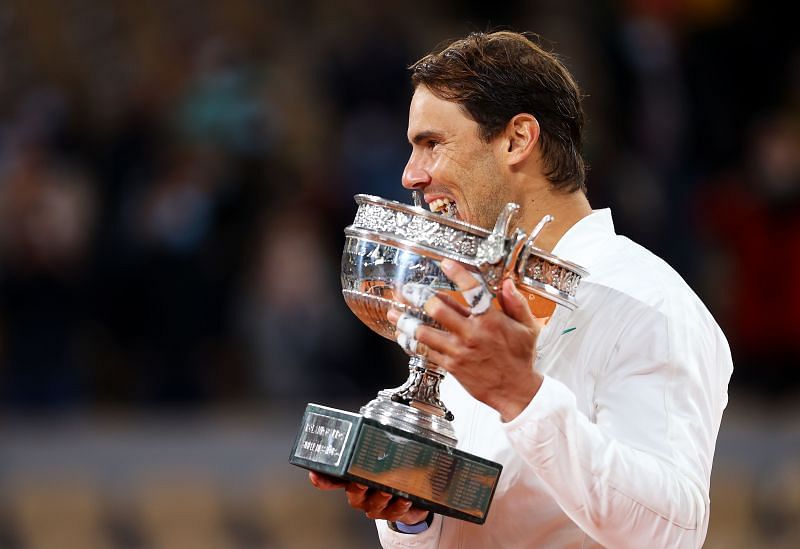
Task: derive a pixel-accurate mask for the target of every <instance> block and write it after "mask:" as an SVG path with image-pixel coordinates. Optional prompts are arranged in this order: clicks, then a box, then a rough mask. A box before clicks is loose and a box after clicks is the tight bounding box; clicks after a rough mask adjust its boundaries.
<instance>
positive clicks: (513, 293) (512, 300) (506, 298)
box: [502, 278, 535, 326]
mask: <svg viewBox="0 0 800 549" xmlns="http://www.w3.org/2000/svg"><path fill="white" fill-rule="evenodd" d="M502 293H503V302H502V305H503V311H505V313H506V314H507V315H508V316H510V317H511V318H513V319H514V320H516V321H517V322H522V323H523V324H525V325H526V326H533V325H534V324H535V319H534V317H533V314H532V313H531V310H530V308H529V306H528V300H527V299H525V297H524V296H523V295H522V294H521V293H520V291H519V290H518V289H517V287H516V285H515V284H514V281H513V280H511V279H510V278H507V279H505V280H504V281H503V291H502Z"/></svg>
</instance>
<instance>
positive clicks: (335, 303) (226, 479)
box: [0, 0, 800, 549]
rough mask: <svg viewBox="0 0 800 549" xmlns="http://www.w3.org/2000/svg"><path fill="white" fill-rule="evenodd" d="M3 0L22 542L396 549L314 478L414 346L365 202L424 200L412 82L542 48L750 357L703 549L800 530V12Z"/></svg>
mask: <svg viewBox="0 0 800 549" xmlns="http://www.w3.org/2000/svg"><path fill="white" fill-rule="evenodd" d="M489 4H490V3H484V2H478V1H461V2H459V1H455V0H441V1H438V2H408V1H399V0H391V1H386V2H375V1H369V0H345V1H333V0H332V1H326V0H296V1H288V0H280V1H278V0H275V1H266V0H265V1H258V0H225V1H214V0H191V1H190V0H162V1H155V0H153V1H145V0H141V1H139V0H113V1H110V0H109V1H103V0H0V549H12V548H55V547H58V548H67V549H69V548H82V549H91V548H94V547H112V548H139V547H141V548H144V547H153V548H160V547H164V548H166V547H170V548H175V547H186V548H189V547H192V548H203V547H214V548H224V547H231V548H245V547H247V548H251V547H252V548H255V547H323V546H324V547H375V546H377V540H376V539H375V537H374V534H373V532H372V526H371V525H370V524H369V522H368V521H366V520H364V519H363V518H362V517H360V516H358V515H357V514H356V513H353V512H351V511H350V510H349V509H347V508H346V505H345V502H344V498H343V497H342V496H341V494H322V493H317V492H316V491H314V490H313V489H312V488H311V487H310V485H308V483H307V482H306V481H305V479H304V474H303V472H302V471H300V470H298V469H295V468H292V467H290V466H289V465H287V464H286V459H287V457H288V452H289V448H290V445H291V439H292V437H293V435H294V429H296V426H297V422H298V421H299V419H300V415H301V413H302V409H303V406H304V405H305V403H306V402H308V401H317V402H321V403H325V404H330V405H335V406H340V407H345V408H349V409H357V408H358V406H360V405H361V404H362V403H364V402H365V401H366V400H368V399H369V398H371V397H372V396H373V395H374V394H375V392H376V391H377V390H378V389H380V388H382V387H386V386H392V385H396V384H398V383H400V382H401V381H402V379H404V360H403V358H404V356H403V354H402V352H401V351H400V350H399V349H398V348H396V346H395V345H394V344H392V343H391V342H388V341H383V340H379V338H378V337H377V336H375V335H374V334H372V333H370V332H369V331H368V330H367V329H366V328H365V327H363V326H361V325H360V324H359V323H358V322H357V321H356V320H355V318H354V317H353V316H352V315H351V314H350V312H349V311H348V310H347V308H346V306H345V305H344V303H343V301H342V299H341V298H340V294H339V281H338V268H339V267H338V261H339V254H340V252H341V247H342V243H343V237H342V229H343V228H344V227H345V226H346V225H347V224H348V223H349V222H350V221H351V220H352V216H353V214H354V211H355V208H354V203H353V201H352V195H353V194H355V193H358V192H368V193H373V194H379V195H382V196H385V197H389V198H395V199H399V200H403V201H409V196H408V194H407V193H406V192H405V191H404V190H403V189H402V188H401V187H400V184H399V182H400V174H401V171H402V168H403V165H404V163H405V159H406V156H407V154H408V152H409V146H408V144H407V143H406V140H405V124H406V114H407V108H408V101H409V98H410V93H411V90H410V88H409V83H408V75H407V71H406V67H407V65H408V64H409V63H411V62H413V61H414V60H415V59H417V58H418V57H420V56H421V55H423V54H424V53H426V52H427V51H428V50H430V49H432V48H433V47H435V46H436V45H437V43H439V42H441V41H442V40H444V39H446V38H454V37H459V36H461V35H463V34H465V33H466V32H469V31H474V30H488V29H495V28H511V29H514V30H531V31H535V32H537V33H539V34H540V35H541V36H542V37H543V38H542V42H543V43H544V44H546V45H548V47H550V48H552V49H554V50H555V51H557V52H559V53H560V54H561V55H562V57H563V59H564V61H565V62H566V64H567V65H568V66H569V68H570V69H571V70H572V71H573V73H574V74H575V76H576V78H577V80H578V82H579V84H580V85H581V86H582V88H583V90H584V92H585V93H586V95H587V97H586V101H585V106H586V110H587V114H588V120H589V122H588V134H587V142H586V149H585V152H586V157H587V159H588V161H589V164H590V165H591V171H590V176H589V197H590V199H591V201H592V203H593V205H594V206H595V207H605V206H611V207H612V208H613V211H614V215H615V221H616V224H617V230H618V232H620V233H623V234H626V235H628V236H630V237H631V238H633V239H634V240H637V241H638V242H640V243H642V244H644V245H646V246H647V247H649V248H650V249H652V250H653V251H655V252H656V253H658V254H659V255H661V256H662V257H664V258H665V259H667V260H668V261H669V262H670V263H671V264H672V265H673V266H675V268H676V269H677V270H678V271H679V272H680V273H681V274H682V275H683V276H684V277H685V278H686V279H687V281H689V283H690V284H691V285H692V286H693V288H695V290H696V291H697V292H698V294H699V295H700V296H701V297H702V298H703V299H704V301H705V302H706V303H707V304H708V306H709V308H710V309H711V310H712V312H713V313H714V315H715V316H716V318H717V319H718V321H719V322H720V324H721V325H722V326H723V328H724V330H725V332H726V334H727V335H728V338H729V340H730V343H731V347H732V349H733V353H734V359H735V366H736V370H735V373H734V377H733V380H732V382H731V387H730V399H731V401H730V406H729V409H728V412H727V414H726V416H725V418H724V420H723V426H722V431H721V433H720V439H719V444H718V450H717V458H716V465H715V470H714V478H713V479H712V502H713V503H712V519H711V530H710V534H709V539H708V542H707V545H706V546H707V547H721V548H722V547H724V548H736V547H742V548H750V547H796V546H797V544H798V543H800V429H799V428H798V425H800V404H798V399H797V397H798V395H800V42H798V38H797V30H796V21H795V19H794V18H793V17H791V16H790V10H789V9H788V8H782V7H780V6H783V5H784V3H781V2H774V3H773V2H758V3H756V2H745V1H736V0H629V1H624V2H611V1H594V2H583V1H580V0H557V1H556V0H538V1H528V2H513V1H512V2H503V3H502V6H498V7H492V8H489V7H488V5H489Z"/></svg>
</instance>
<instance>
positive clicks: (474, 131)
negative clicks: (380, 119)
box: [403, 86, 513, 229]
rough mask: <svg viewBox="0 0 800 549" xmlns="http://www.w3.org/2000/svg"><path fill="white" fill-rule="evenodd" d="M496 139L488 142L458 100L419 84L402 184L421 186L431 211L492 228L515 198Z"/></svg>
mask: <svg viewBox="0 0 800 549" xmlns="http://www.w3.org/2000/svg"><path fill="white" fill-rule="evenodd" d="M498 139H499V138H498ZM498 139H495V140H493V141H491V142H489V143H486V142H484V141H483V140H482V139H481V138H480V137H479V135H478V124H477V123H476V122H475V121H474V120H472V119H471V118H470V117H469V116H467V115H466V114H465V112H464V111H463V110H462V109H461V107H460V106H459V105H458V104H457V103H453V102H451V101H445V100H443V99H439V98H438V97H436V96H435V95H433V94H432V93H431V92H430V91H429V90H428V89H427V88H426V87H424V86H418V87H417V89H416V91H415V92H414V97H413V98H412V100H411V107H410V109H409V113H408V140H409V142H410V143H411V157H410V158H409V159H408V164H406V168H405V170H404V171H403V186H404V187H406V188H407V189H415V190H419V191H422V192H423V193H424V195H425V202H427V203H428V205H429V207H430V209H431V211H437V212H440V213H445V214H447V213H448V211H450V213H454V214H455V215H456V217H458V218H459V219H461V220H463V221H467V222H468V223H472V224H474V225H479V226H481V227H485V228H488V229H491V228H492V227H493V226H494V223H495V220H496V219H497V215H498V214H499V213H500V211H501V210H502V208H503V206H505V204H506V203H507V202H511V201H513V198H512V197H511V190H510V189H509V185H508V184H507V182H506V181H505V180H504V177H503V175H502V171H501V169H500V168H501V165H500V163H499V162H498V155H497V153H498V152H499V151H498V147H499V146H500V143H499V141H498ZM453 205H454V206H455V207H454V208H453ZM453 210H455V211H453Z"/></svg>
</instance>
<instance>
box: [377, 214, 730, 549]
mask: <svg viewBox="0 0 800 549" xmlns="http://www.w3.org/2000/svg"><path fill="white" fill-rule="evenodd" d="M554 253H555V254H556V255H558V256H559V257H562V258H564V259H567V260H570V261H574V262H575V263H578V264H580V265H582V266H584V267H586V268H587V269H588V270H589V271H590V275H589V276H588V277H586V278H585V279H584V280H583V281H581V286H580V287H579V290H578V294H577V299H578V303H579V308H578V309H577V310H575V311H573V312H570V311H568V310H566V309H564V308H563V307H558V309H557V311H556V313H555V314H554V315H553V317H552V319H551V320H550V322H549V323H548V325H547V326H546V327H545V329H544V330H543V331H542V333H541V335H540V337H539V341H538V344H537V355H538V356H537V360H536V365H535V367H536V368H537V369H538V370H539V371H540V372H541V373H542V374H544V376H545V380H544V384H543V385H542V387H541V389H540V390H539V392H538V393H537V395H536V396H535V397H534V398H533V400H532V401H531V403H530V404H529V405H528V407H527V408H526V409H525V410H524V411H523V412H522V413H521V414H520V415H519V416H517V417H516V418H514V419H513V420H512V421H510V422H508V423H503V422H502V421H501V420H500V417H499V415H498V413H497V412H495V411H494V410H493V409H491V408H489V407H487V406H485V405H484V404H482V403H481V402H478V401H477V400H475V399H473V398H472V397H471V396H470V395H469V394H468V393H467V392H466V391H465V390H464V389H463V388H462V387H461V386H460V385H459V383H458V381H457V380H456V379H455V378H454V377H453V376H448V377H447V378H446V379H445V381H444V383H443V386H442V398H443V400H444V402H445V403H446V404H447V405H448V407H449V408H450V409H451V410H452V411H453V412H454V414H455V417H456V419H455V422H454V427H455V430H456V434H457V436H458V440H459V444H458V447H459V448H461V449H463V450H465V451H467V452H470V453H474V454H476V455H479V456H482V457H485V458H487V459H491V460H494V461H497V462H500V463H502V464H503V467H504V468H503V472H502V475H501V477H500V480H499V484H498V487H497V491H496V493H495V497H494V501H493V502H492V506H491V508H490V510H489V514H488V518H487V520H486V523H485V524H483V525H476V524H471V523H468V522H464V521H460V520H456V519H452V518H443V517H441V516H438V515H437V516H436V517H435V519H434V522H433V524H432V525H431V527H430V528H429V529H428V530H427V531H425V532H422V533H420V534H402V533H398V532H394V531H392V530H390V529H389V528H388V526H387V524H386V522H385V521H376V522H377V526H378V533H379V536H380V540H381V543H382V544H383V546H384V547H386V548H395V547H398V548H399V547H409V548H410V547H415V548H427V547H444V548H461V549H471V548H475V549H485V548H534V547H535V548H549V547H553V548H556V547H557V548H564V547H595V546H598V545H602V546H606V547H614V548H616V547H620V548H622V547H631V548H637V549H639V548H643V547H646V548H661V547H663V548H670V549H672V548H684V547H685V548H696V547H700V546H701V545H702V543H703V540H704V539H705V535H706V531H707V529H708V512H709V497H708V492H709V478H710V475H711V463H712V459H713V454H714V445H715V442H716V437H717V432H718V431H719V425H720V420H721V417H722V411H723V409H724V408H725V405H726V404H727V386H728V381H729V379H730V376H731V373H732V370H733V366H732V363H731V356H730V349H729V348H728V344H727V341H726V340H725V336H724V335H723V334H722V332H721V331H720V329H719V326H717V324H716V323H715V322H714V319H713V318H712V317H711V314H710V313H709V312H708V310H707V309H706V308H705V306H704V305H703V304H702V302H701V301H700V300H699V299H698V298H697V296H696V295H695V294H694V293H693V292H692V290H691V289H690V288H689V287H688V286H687V285H686V283H685V282H684V281H683V280H682V279H681V277H680V276H679V275H678V274H677V273H676V272H675V271H674V270H672V268H670V267H669V266H668V265H667V264H666V263H664V262H663V261H662V260H661V259H659V258H658V257H656V256H655V255H653V254H652V253H650V252H649V251H647V250H646V249H644V248H643V247H641V246H639V245H637V244H635V243H633V242H631V241H630V240H629V239H627V238H625V237H622V236H618V235H616V234H615V233H614V227H613V222H612V220H611V213H610V211H609V210H599V211H595V212H594V213H593V214H592V215H590V216H588V217H586V218H584V219H582V220H581V221H579V222H578V223H577V224H576V225H575V226H573V227H572V228H571V229H570V230H569V231H568V232H567V233H566V234H565V235H564V236H563V237H562V239H561V240H560V241H559V242H558V245H557V246H556V248H555V250H554ZM571 328H574V330H571Z"/></svg>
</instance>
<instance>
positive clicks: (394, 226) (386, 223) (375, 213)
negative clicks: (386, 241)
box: [353, 204, 484, 258]
mask: <svg viewBox="0 0 800 549" xmlns="http://www.w3.org/2000/svg"><path fill="white" fill-rule="evenodd" d="M353 227H357V228H359V229H366V230H368V231H378V232H382V233H385V234H389V235H392V236H397V237H400V238H405V239H408V240H413V241H414V242H419V243H420V244H425V245H428V246H433V247H435V248H440V249H442V250H445V251H448V252H452V253H457V254H461V255H464V256H467V257H468V258H475V257H476V256H477V254H478V247H479V243H480V241H483V240H484V239H482V238H481V237H479V236H476V235H474V234H470V233H468V232H466V231H460V230H458V229H455V228H453V227H450V226H449V225H444V224H442V223H437V222H436V221H435V220H432V219H426V218H424V217H416V216H411V215H409V214H406V213H404V212H397V211H394V210H392V209H389V208H384V207H381V206H378V205H375V204H362V205H360V206H359V208H358V212H356V218H355V220H354V221H353Z"/></svg>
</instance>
